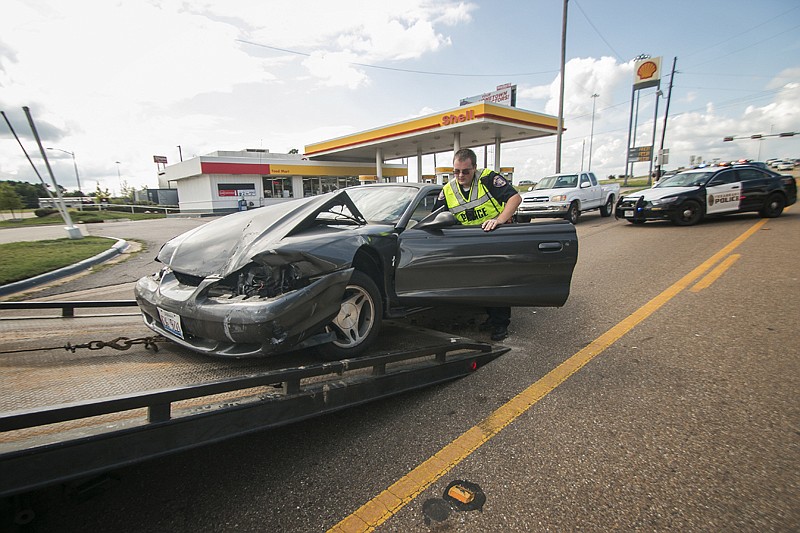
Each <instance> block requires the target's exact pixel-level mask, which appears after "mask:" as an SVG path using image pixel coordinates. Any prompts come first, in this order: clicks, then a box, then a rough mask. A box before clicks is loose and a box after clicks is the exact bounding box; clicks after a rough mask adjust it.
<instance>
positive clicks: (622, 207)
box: [616, 165, 797, 226]
mask: <svg viewBox="0 0 800 533" xmlns="http://www.w3.org/2000/svg"><path fill="white" fill-rule="evenodd" d="M796 201H797V184H796V182H795V180H794V178H793V177H791V176H781V175H779V174H775V173H774V172H771V171H767V170H763V169H761V168H758V167H754V166H749V165H734V166H732V167H708V168H699V169H692V170H687V171H684V172H680V173H678V174H675V175H674V176H670V177H669V178H666V179H662V180H661V181H659V182H658V184H657V185H656V186H655V187H653V188H651V189H645V190H643V191H638V192H635V193H631V194H626V195H624V196H621V197H620V199H619V201H618V202H617V207H616V217H617V218H618V219H619V218H622V219H625V220H627V221H628V222H630V223H632V224H644V223H645V222H646V221H648V220H671V221H672V222H673V223H675V224H677V225H679V226H691V225H694V224H697V223H698V222H700V221H701V220H703V218H704V217H706V216H709V215H725V214H730V213H743V212H746V211H757V212H758V213H759V214H760V215H761V216H762V217H769V218H771V217H777V216H779V215H780V214H781V213H782V212H783V209H784V207H786V206H787V205H792V204H794V203H795V202H796Z"/></svg>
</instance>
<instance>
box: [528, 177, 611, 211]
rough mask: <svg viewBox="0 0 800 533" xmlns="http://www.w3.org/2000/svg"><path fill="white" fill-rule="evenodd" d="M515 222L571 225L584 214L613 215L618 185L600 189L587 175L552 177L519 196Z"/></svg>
mask: <svg viewBox="0 0 800 533" xmlns="http://www.w3.org/2000/svg"><path fill="white" fill-rule="evenodd" d="M521 196H522V203H521V204H520V205H519V208H517V222H530V220H531V219H532V218H565V219H567V220H569V221H570V222H572V223H573V224H575V223H576V222H578V218H579V217H580V215H581V213H583V212H584V211H591V210H592V209H599V210H600V216H604V217H610V216H611V215H612V214H613V213H614V202H616V199H617V197H618V196H619V184H618V183H612V184H609V185H600V182H598V181H597V178H596V177H595V175H594V174H593V173H591V172H572V173H563V174H554V175H552V176H547V177H546V178H542V179H541V180H539V183H537V184H536V186H535V187H532V188H531V189H529V190H528V192H525V193H522V194H521Z"/></svg>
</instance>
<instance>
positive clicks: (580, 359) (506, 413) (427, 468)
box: [329, 219, 767, 533]
mask: <svg viewBox="0 0 800 533" xmlns="http://www.w3.org/2000/svg"><path fill="white" fill-rule="evenodd" d="M766 223H767V219H762V220H760V221H758V222H756V223H755V224H753V226H751V227H750V228H749V229H748V230H747V231H745V232H744V233H742V234H741V235H740V236H739V237H737V238H736V239H734V240H733V241H731V242H730V243H729V244H728V245H726V246H725V247H724V248H722V249H721V250H720V251H718V252H717V253H715V254H714V255H713V256H711V257H710V258H708V259H707V260H706V261H705V262H703V264H701V265H700V266H698V267H697V268H695V269H694V270H692V271H691V272H689V273H688V274H686V275H685V276H684V277H682V278H681V279H679V280H678V281H677V282H675V283H674V284H673V285H672V286H671V287H669V288H667V289H666V290H665V291H664V292H662V293H661V294H659V295H658V296H656V297H655V298H653V299H652V300H650V301H649V302H647V303H646V304H644V305H643V306H642V307H640V308H639V309H637V310H636V311H634V312H633V313H632V314H630V315H629V316H628V317H626V318H625V319H623V320H622V321H621V322H619V323H618V324H617V325H615V326H614V327H612V328H611V329H609V330H608V331H606V332H605V333H603V334H602V335H600V336H599V337H598V338H597V339H595V340H594V341H592V343H590V344H589V345H588V346H586V347H585V348H583V349H582V350H580V351H579V352H577V353H576V354H574V355H573V356H571V357H570V358H569V359H567V360H566V361H564V362H563V363H561V364H560V365H558V366H557V367H556V368H554V369H553V370H551V371H550V372H548V373H547V374H545V375H544V376H543V377H542V378H541V379H539V380H538V381H536V382H535V383H533V384H532V385H530V386H529V387H528V388H526V389H525V390H523V391H522V392H520V393H519V394H517V395H516V396H515V397H514V398H512V399H511V400H509V401H508V402H507V403H505V404H504V405H502V406H501V407H499V408H498V409H497V410H496V411H494V412H493V413H492V414H490V415H489V416H488V417H486V418H485V419H483V420H482V421H481V422H480V423H478V424H477V425H475V426H473V427H472V428H470V429H468V430H467V431H466V432H464V433H463V434H461V436H459V437H457V438H456V439H455V440H453V441H452V442H451V443H450V444H447V445H446V446H445V447H444V448H442V449H441V450H439V451H438V452H437V453H436V454H434V455H433V457H430V458H429V459H427V460H425V461H424V462H423V463H421V464H420V465H419V466H417V467H416V468H414V469H413V470H411V471H410V472H409V473H408V474H406V475H405V476H403V477H401V478H400V479H398V480H397V481H396V482H394V483H393V484H392V485H391V486H389V488H387V489H386V490H384V491H383V492H381V493H380V494H378V495H377V496H376V497H374V498H373V499H371V500H370V501H368V502H367V503H365V504H364V505H362V506H361V507H359V508H358V509H357V510H356V511H355V512H353V513H352V514H351V515H349V516H347V517H345V518H344V519H343V520H342V521H340V522H339V523H338V524H336V525H334V526H333V527H332V528H331V529H330V530H329V531H330V532H334V533H355V532H367V531H373V530H374V529H375V528H377V527H378V526H379V525H381V524H383V523H384V522H386V521H387V520H388V519H389V518H391V517H392V516H394V515H395V514H396V513H397V512H399V511H400V509H402V508H403V507H405V506H406V505H407V504H408V503H410V502H411V501H412V500H413V499H414V498H416V497H417V496H418V495H419V494H420V493H422V492H423V491H424V490H425V489H427V488H428V487H429V486H431V485H432V484H433V483H434V482H435V481H436V480H438V479H439V478H441V477H442V476H443V475H445V474H446V473H447V472H449V471H450V470H452V469H453V468H454V467H455V466H456V465H458V464H459V463H460V462H461V461H463V460H464V459H466V458H467V457H468V456H469V455H471V454H472V452H474V451H476V450H477V449H478V448H480V447H481V446H482V445H483V444H484V443H485V442H487V441H489V440H490V439H491V438H492V437H494V436H495V435H497V434H498V433H499V432H500V431H501V430H502V429H503V428H505V427H506V426H508V425H509V424H511V423H512V422H513V421H514V420H516V419H517V417H519V416H520V415H521V414H523V413H525V412H526V411H527V410H528V409H530V408H531V407H532V406H534V405H535V404H536V403H537V402H538V401H539V400H541V399H542V398H544V397H545V396H547V394H549V393H550V392H551V391H553V390H554V389H555V388H556V387H558V386H559V385H560V384H561V383H563V382H564V381H566V380H567V379H568V378H569V377H570V376H572V375H573V374H574V373H575V372H577V371H579V370H580V369H581V368H583V367H584V366H585V365H586V364H587V363H588V362H589V361H591V360H592V359H594V358H595V357H597V356H598V355H599V354H601V353H602V352H603V351H604V350H606V348H608V347H609V346H611V345H612V344H614V343H615V342H616V341H618V340H619V339H620V338H621V337H622V336H623V335H625V334H626V333H628V332H629V331H630V330H632V329H633V328H634V327H635V326H636V325H637V324H639V323H641V322H642V321H643V320H645V319H646V318H648V317H649V316H650V315H652V314H653V313H655V312H656V311H657V310H658V309H660V308H661V307H663V306H664V305H665V304H666V303H667V302H669V301H670V300H672V298H674V297H675V296H677V295H678V294H679V293H680V292H681V291H683V290H684V289H686V288H687V287H688V286H689V285H691V284H692V283H694V282H695V281H696V280H697V279H698V278H700V276H702V275H703V274H704V273H705V272H707V271H708V270H709V269H710V268H711V267H712V266H714V265H715V264H716V263H718V262H719V261H720V260H721V259H722V258H724V257H725V256H726V255H728V254H730V253H731V252H732V251H733V250H735V249H736V248H737V247H738V246H739V245H741V244H742V243H743V242H744V241H746V240H747V239H748V238H750V237H751V236H752V235H753V234H754V233H755V232H756V231H758V230H759V229H761V227H762V226H764V224H766ZM720 274H721V272H720Z"/></svg>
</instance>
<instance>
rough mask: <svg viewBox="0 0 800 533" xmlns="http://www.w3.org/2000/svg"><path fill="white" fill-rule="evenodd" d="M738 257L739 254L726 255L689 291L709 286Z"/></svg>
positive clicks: (697, 290)
mask: <svg viewBox="0 0 800 533" xmlns="http://www.w3.org/2000/svg"><path fill="white" fill-rule="evenodd" d="M740 257H742V256H741V255H740V254H733V255H729V256H728V257H726V258H725V260H724V261H722V263H720V264H719V265H717V266H716V268H714V270H712V271H711V272H709V273H708V274H706V276H705V277H704V278H703V279H701V280H700V281H698V282H697V284H695V286H694V287H692V289H691V291H692V292H700V291H702V290H703V289H706V288H708V287H710V286H711V284H712V283H714V282H715V281H717V279H719V277H720V276H722V275H723V274H724V273H725V272H727V270H728V269H729V268H730V267H731V265H733V264H734V263H735V262H736V261H738V260H739V258H740Z"/></svg>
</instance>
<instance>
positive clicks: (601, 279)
mask: <svg viewBox="0 0 800 533" xmlns="http://www.w3.org/2000/svg"><path fill="white" fill-rule="evenodd" d="M194 222H195V221H188V222H185V224H186V227H185V229H188V226H191V223H194ZM122 224H127V225H122ZM122 224H121V225H119V227H117V225H116V224H109V225H108V228H103V230H104V232H105V233H103V234H105V235H109V236H119V237H122V238H131V239H137V238H138V239H141V240H143V241H146V242H148V243H151V242H152V245H150V244H149V245H148V248H150V253H146V254H142V257H141V258H139V257H137V258H134V259H133V260H131V261H126V262H123V263H120V264H119V265H117V266H113V267H109V268H108V269H107V270H102V271H101V272H100V273H99V274H92V275H90V276H87V277H85V278H79V279H77V280H74V284H73V282H72V281H71V282H69V284H67V285H66V286H61V287H60V288H57V289H48V290H61V291H63V290H83V291H87V290H88V291H94V290H98V289H97V287H98V286H100V285H102V284H106V285H109V286H110V285H115V286H119V287H121V288H122V290H123V291H124V290H125V287H126V285H125V284H123V285H119V284H120V283H122V282H123V281H126V280H128V279H134V278H135V277H137V276H139V275H142V272H143V273H145V274H146V273H149V272H150V271H152V270H153V269H152V267H153V265H152V263H151V262H150V261H151V258H152V255H154V254H155V251H156V250H157V243H158V242H159V240H160V239H164V238H168V237H170V236H172V235H173V234H177V233H180V231H181V230H183V229H184V227H183V226H181V228H178V226H177V224H184V222H171V223H170V225H169V226H158V225H157V224H154V223H153V222H146V223H145V222H143V223H122ZM112 226H114V228H113V232H114V233H111V231H112V228H111V227H112ZM577 227H578V235H579V243H580V244H579V245H580V253H579V261H578V266H577V268H576V271H575V276H574V278H573V284H572V291H571V296H570V299H569V301H568V302H567V304H566V305H565V306H564V307H563V308H559V309H515V310H514V314H513V323H512V326H511V333H512V335H511V336H510V337H509V338H508V339H507V341H506V344H507V345H508V346H510V347H511V348H512V349H511V351H510V352H509V353H507V354H505V355H503V356H502V357H501V358H500V359H498V360H496V361H494V362H493V363H491V364H489V365H488V366H486V367H484V368H482V369H480V370H479V371H478V372H476V373H474V374H472V375H470V376H469V377H467V378H464V379H461V380H459V381H456V382H452V383H448V384H446V385H440V386H435V387H432V388H429V389H425V390H422V391H419V392H415V393H410V394H405V395H403V396H400V397H396V398H393V399H390V400H385V401H380V402H375V403H372V404H368V405H365V406H362V407H359V408H354V409H350V410H347V411H343V412H341V413H338V414H335V415H330V416H325V417H322V418H318V419H312V420H308V421H305V422H301V423H297V424H294V425H291V426H288V427H284V428H282V429H278V430H272V431H265V432H261V433H258V434H254V435H250V436H247V437H242V438H237V439H234V440H230V441H226V442H223V443H220V444H216V445H211V446H206V447H203V448H200V449H197V450H193V451H190V452H186V453H181V454H176V455H173V456H170V457H167V458H163V459H158V460H153V461H149V462H146V463H143V464H140V465H136V466H132V467H128V468H124V469H121V470H119V471H117V472H115V476H116V479H117V481H115V482H114V483H110V484H109V485H108V486H107V487H105V488H104V490H102V491H101V492H100V493H99V494H97V495H94V497H92V498H89V499H86V500H84V501H74V500H72V499H70V498H68V497H67V496H66V495H65V494H66V493H65V492H64V491H63V489H62V487H52V488H49V489H45V490H42V491H38V492H36V493H34V494H31V495H28V496H27V501H28V502H29V503H30V505H31V506H32V508H33V509H35V510H36V513H37V515H36V518H35V520H34V521H33V522H32V523H31V524H30V525H29V526H27V529H25V531H77V530H90V531H114V532H116V533H121V532H127V531H187V532H188V531H192V532H194V531H309V532H311V531H325V530H328V529H330V528H333V527H338V526H339V525H342V521H344V523H343V525H345V526H350V525H356V526H359V525H360V526H362V527H363V526H364V522H363V520H364V519H370V518H369V517H373V519H374V520H375V523H376V524H378V522H379V524H378V526H377V530H378V531H398V532H399V531H402V532H415V531H420V532H424V531H465V532H466V531H470V532H471V531H519V532H527V531H574V530H583V531H607V530H611V529H617V530H652V531H663V530H699V531H797V530H798V529H800V453H798V452H799V451H800V446H799V444H800V405H798V402H797V393H798V390H800V387H798V385H799V384H800V383H799V382H800V350H798V345H799V344H800V343H798V340H797V333H796V332H797V329H796V322H797V317H798V316H800V281H798V274H797V259H798V257H800V240H799V239H798V238H797V235H798V232H800V210H798V208H797V207H796V206H794V207H793V208H791V209H789V210H788V211H786V212H785V213H784V215H783V216H782V217H780V218H778V219H772V220H768V221H765V222H764V221H762V220H761V219H759V218H758V217H757V216H754V215H737V216H732V217H729V218H725V219H719V220H711V221H707V222H705V223H702V224H700V225H698V226H695V227H690V228H678V227H674V226H672V225H670V224H668V223H648V224H645V225H643V226H633V225H629V224H627V223H624V222H622V221H615V220H614V219H613V218H611V219H607V218H600V217H599V216H598V215H596V214H587V215H585V216H584V217H583V218H582V220H581V221H580V222H579V224H578V226H577ZM151 231H152V233H151ZM501 231H502V228H501ZM151 246H152V248H151ZM709 260H710V261H709ZM720 265H722V266H720ZM715 269H716V270H715ZM104 275H105V276H107V278H101V277H99V276H104ZM710 275H713V277H710ZM700 281H703V282H705V283H704V284H701V285H698V282H700ZM110 282H113V283H110ZM100 290H102V289H100ZM416 320H420V321H423V322H424V323H426V324H430V325H436V326H437V327H445V328H446V327H452V328H453V329H459V330H460V331H459V332H460V333H462V334H463V333H466V332H469V331H470V328H472V329H474V331H472V333H474V336H475V338H478V339H482V337H480V335H482V334H481V333H479V332H478V331H477V330H476V329H475V328H474V326H472V325H470V324H467V323H465V322H464V321H463V320H462V317H461V316H460V315H459V313H451V314H448V313H443V312H440V313H438V314H437V313H429V314H427V315H420V316H418V317H417V318H416ZM484 340H485V339H484ZM565 365H566V366H569V365H572V367H570V368H565ZM515 397H516V400H515V401H514V404H513V406H514V409H512V410H511V411H512V412H513V415H512V416H509V415H508V412H509V410H508V409H507V408H506V407H507V406H508V403H509V402H510V401H511V400H512V399H514V398H515ZM475 428H477V429H475ZM476 434H478V435H479V436H480V439H479V440H478V441H477V444H475V445H474V446H473V447H471V448H466V449H465V448H463V447H462V448H458V450H460V451H459V453H460V456H459V458H458V459H457V460H454V461H451V464H445V463H442V462H439V463H435V464H437V468H438V471H436V470H435V469H434V471H433V473H432V474H431V471H430V469H428V470H426V471H423V470H421V469H420V468H419V467H420V465H422V464H423V463H425V462H426V461H428V460H429V459H430V458H432V457H434V456H437V457H446V456H448V455H447V453H448V452H449V451H451V450H452V449H453V446H454V443H456V444H457V443H461V442H464V438H465V437H464V436H467V437H469V436H474V435H476ZM454 480H464V481H467V482H469V483H473V484H475V486H477V487H478V488H479V489H480V491H481V492H482V494H483V495H485V498H486V499H485V503H484V504H483V505H482V510H470V511H467V510H461V511H459V510H450V511H449V514H446V513H445V512H443V510H447V508H446V507H443V506H442V496H443V492H444V490H445V488H446V487H447V486H448V484H449V483H450V482H451V481H454ZM387 489H389V492H390V493H392V494H403V493H404V492H403V491H405V493H408V494H414V496H413V497H411V496H409V497H408V498H406V499H405V501H403V502H401V503H397V502H395V505H394V506H393V509H392V510H391V511H387V509H386V506H385V505H383V504H385V502H387V501H391V500H390V498H391V496H390V495H387V493H386V492H384V491H387ZM417 492H418V493H417ZM379 496H381V497H380V498H379V500H378V502H376V501H375V498H376V497H379ZM387 498H389V499H387ZM401 499H402V498H401ZM381 505H383V507H381ZM376 509H378V510H380V509H382V511H376ZM355 530H357V529H355Z"/></svg>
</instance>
